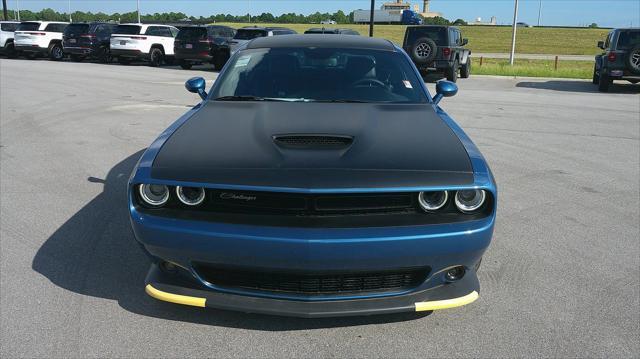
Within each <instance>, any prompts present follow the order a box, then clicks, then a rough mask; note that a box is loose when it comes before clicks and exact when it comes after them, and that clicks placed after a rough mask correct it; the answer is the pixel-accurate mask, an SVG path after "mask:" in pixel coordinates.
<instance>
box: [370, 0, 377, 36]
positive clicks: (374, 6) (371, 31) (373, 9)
mask: <svg viewBox="0 0 640 359" xmlns="http://www.w3.org/2000/svg"><path fill="white" fill-rule="evenodd" d="M375 9H376V0H371V12H370V16H371V17H370V18H369V37H373V16H374V14H375Z"/></svg>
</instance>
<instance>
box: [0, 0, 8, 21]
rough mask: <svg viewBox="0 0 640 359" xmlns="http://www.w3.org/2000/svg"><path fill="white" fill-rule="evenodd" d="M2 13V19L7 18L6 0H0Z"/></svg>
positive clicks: (5, 19)
mask: <svg viewBox="0 0 640 359" xmlns="http://www.w3.org/2000/svg"><path fill="white" fill-rule="evenodd" d="M2 14H3V15H4V21H7V20H9V15H8V14H7V0H2Z"/></svg>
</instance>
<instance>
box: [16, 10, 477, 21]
mask: <svg viewBox="0 0 640 359" xmlns="http://www.w3.org/2000/svg"><path fill="white" fill-rule="evenodd" d="M9 16H10V17H13V18H14V19H15V18H16V15H15V11H10V12H9ZM71 18H72V19H73V21H74V22H90V21H118V22H122V23H125V22H136V21H138V14H137V12H135V11H132V12H125V13H113V14H106V13H103V12H97V13H93V12H83V11H75V12H73V13H71ZM140 18H141V20H142V21H143V22H185V21H191V22H196V23H203V24H209V23H216V22H239V23H249V22H254V23H279V24H305V23H307V24H318V23H320V22H321V21H324V20H333V21H335V22H336V23H338V24H352V23H353V12H351V13H349V14H346V13H344V12H343V11H342V10H338V11H337V12H335V13H333V14H331V13H328V12H325V13H321V12H316V13H313V14H309V15H303V14H296V13H286V14H281V15H278V16H276V15H273V14H271V13H262V14H260V15H250V14H246V15H230V14H217V15H211V16H208V17H204V16H199V17H196V16H187V15H186V14H185V13H183V12H163V13H155V14H144V15H141V16H140ZM20 19H21V20H23V21H27V20H41V21H69V14H67V13H60V12H57V11H55V10H53V9H49V8H47V9H43V10H40V11H30V10H20ZM425 23H426V24H433V25H453V24H455V25H466V22H464V20H461V19H458V20H456V21H454V22H450V21H449V20H447V19H445V18H442V17H436V18H428V19H425Z"/></svg>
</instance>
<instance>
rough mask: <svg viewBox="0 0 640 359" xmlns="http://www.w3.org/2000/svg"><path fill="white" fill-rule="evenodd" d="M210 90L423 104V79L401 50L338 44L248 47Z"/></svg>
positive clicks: (232, 96)
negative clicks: (348, 46)
mask: <svg viewBox="0 0 640 359" xmlns="http://www.w3.org/2000/svg"><path fill="white" fill-rule="evenodd" d="M218 81H219V86H217V87H216V89H215V92H214V93H213V94H212V98H213V99H218V100H237V101H241V100H281V101H310V102H313V101H329V102H334V101H335V102H390V103H422V102H426V101H427V99H426V97H425V94H424V92H423V90H422V87H421V86H422V84H421V82H420V80H419V79H418V77H417V76H416V74H415V72H414V70H413V68H412V67H411V66H410V64H409V63H408V61H407V60H406V59H405V58H404V57H403V56H402V55H401V54H399V53H396V52H392V51H381V50H362V49H339V48H277V49H253V50H244V51H242V52H240V53H238V54H237V55H236V56H234V57H233V58H232V60H231V63H230V64H229V65H228V70H227V71H225V72H224V74H223V75H222V78H221V79H219V80H218Z"/></svg>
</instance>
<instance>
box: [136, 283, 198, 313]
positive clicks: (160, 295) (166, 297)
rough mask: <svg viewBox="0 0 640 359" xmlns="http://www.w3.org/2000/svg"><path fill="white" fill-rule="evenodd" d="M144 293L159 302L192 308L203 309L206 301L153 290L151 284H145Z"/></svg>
mask: <svg viewBox="0 0 640 359" xmlns="http://www.w3.org/2000/svg"><path fill="white" fill-rule="evenodd" d="M144 291H145V292H147V294H149V295H150V296H152V297H154V298H156V299H159V300H163V301H165V302H171V303H176V304H184V305H192V306H194V307H204V306H205V303H206V301H207V299H206V298H198V297H190V296H188V295H179V294H172V293H167V292H163V291H161V290H158V289H155V288H154V287H153V286H152V285H151V284H147V286H146V287H145V288H144Z"/></svg>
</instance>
